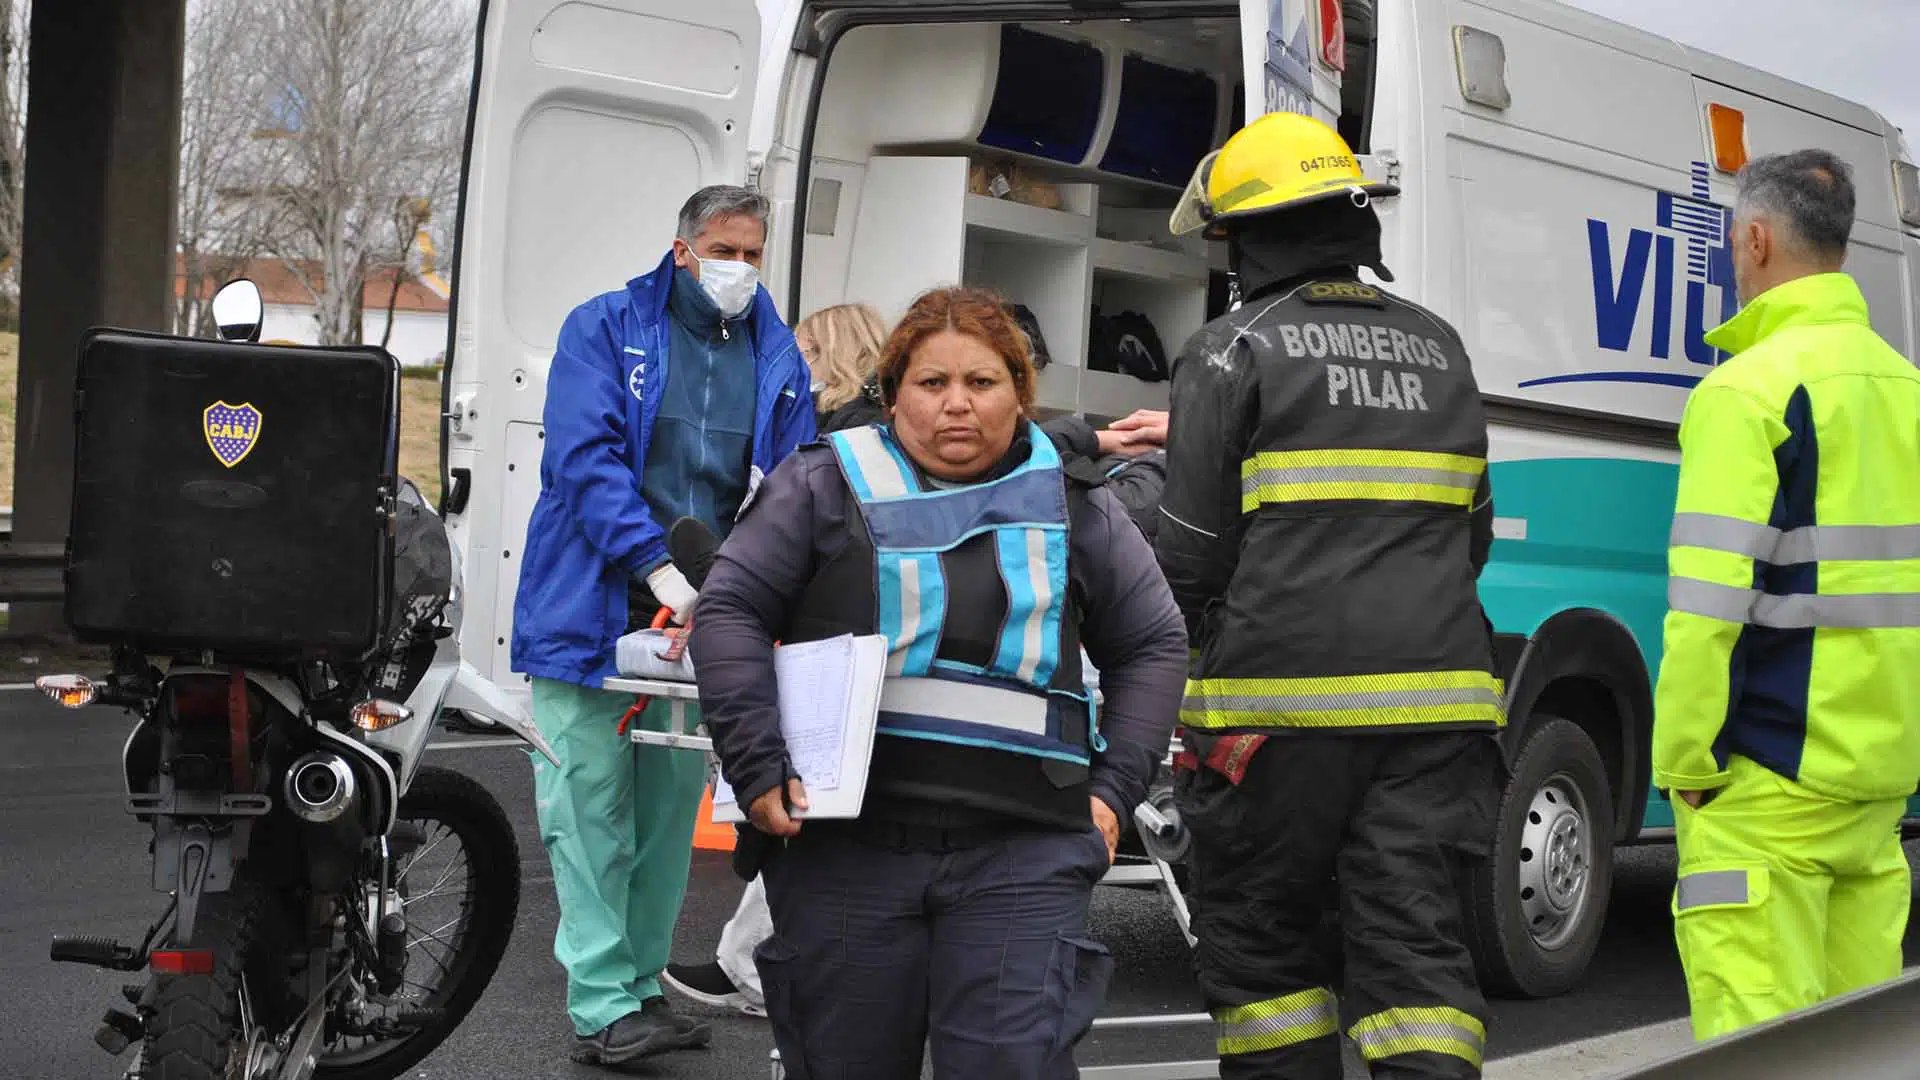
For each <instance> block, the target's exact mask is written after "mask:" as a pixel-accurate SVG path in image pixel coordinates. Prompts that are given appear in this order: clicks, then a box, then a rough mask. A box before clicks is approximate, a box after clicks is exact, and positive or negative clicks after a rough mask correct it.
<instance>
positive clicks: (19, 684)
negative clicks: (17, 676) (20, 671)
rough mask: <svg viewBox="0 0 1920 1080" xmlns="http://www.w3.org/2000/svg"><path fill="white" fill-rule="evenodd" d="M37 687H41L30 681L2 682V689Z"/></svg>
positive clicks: (29, 688)
mask: <svg viewBox="0 0 1920 1080" xmlns="http://www.w3.org/2000/svg"><path fill="white" fill-rule="evenodd" d="M36 689H39V688H38V687H36V686H34V685H33V684H32V683H30V682H10V683H0V690H36Z"/></svg>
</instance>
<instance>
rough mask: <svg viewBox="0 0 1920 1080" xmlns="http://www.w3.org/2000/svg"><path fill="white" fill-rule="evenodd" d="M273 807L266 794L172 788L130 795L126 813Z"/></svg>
mask: <svg viewBox="0 0 1920 1080" xmlns="http://www.w3.org/2000/svg"><path fill="white" fill-rule="evenodd" d="M272 810H273V799H272V798H271V797H269V796H266V795H258V794H244V795H214V794H212V793H210V792H200V791H170V792H164V793H160V794H149V793H142V794H139V795H129V796H127V813H129V814H143V815H144V814H158V815H160V816H162V817H265V816H266V815H267V814H268V813H269V812H270V811H272Z"/></svg>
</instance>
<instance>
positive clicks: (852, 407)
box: [793, 304, 887, 435]
mask: <svg viewBox="0 0 1920 1080" xmlns="http://www.w3.org/2000/svg"><path fill="white" fill-rule="evenodd" d="M793 337H794V340H795V341H797V342H799V343H800V355H801V356H803V357H805V358H806V361H807V366H808V367H809V368H811V369H812V370H813V407H814V410H815V411H816V412H817V413H818V414H819V427H820V434H821V435H826V434H827V433H829V432H834V431H839V430H841V429H843V428H850V427H860V426H862V425H864V424H872V423H877V422H878V421H879V420H881V419H882V415H881V407H880V384H879V383H878V382H877V381H875V375H874V372H875V371H876V370H877V369H878V368H879V366H880V350H881V347H882V346H884V345H885V344H886V341H887V324H886V323H885V322H884V321H882V320H881V318H880V314H879V313H878V312H876V311H874V310H873V308H871V307H868V306H867V305H866V304H837V305H835V306H833V307H830V308H821V309H820V310H819V311H816V312H814V313H813V314H811V315H809V316H807V317H806V318H804V319H802V320H800V324H799V325H798V326H795V327H794V328H793Z"/></svg>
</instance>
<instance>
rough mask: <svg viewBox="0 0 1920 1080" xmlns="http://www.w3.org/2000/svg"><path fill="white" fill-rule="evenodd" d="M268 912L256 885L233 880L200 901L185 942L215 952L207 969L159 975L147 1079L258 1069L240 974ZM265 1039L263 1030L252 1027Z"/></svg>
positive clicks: (200, 1079) (149, 1025)
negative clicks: (245, 1026)
mask: <svg viewBox="0 0 1920 1080" xmlns="http://www.w3.org/2000/svg"><path fill="white" fill-rule="evenodd" d="M266 915H267V904H266V896H265V894H264V893H262V892H261V891H260V890H259V889H258V888H257V887H255V886H253V885H251V884H249V883H247V882H245V881H236V882H234V885H233V888H232V890H231V891H228V892H222V893H208V894H206V895H204V896H202V897H201V899H200V910H199V914H198V916H197V917H196V918H195V919H194V930H193V940H192V941H190V942H182V943H179V944H180V945H181V946H182V947H186V948H192V949H206V950H209V951H211V952H212V953H213V971H212V972H211V973H209V974H205V975H159V976H155V978H157V979H158V981H159V985H158V987H157V989H156V996H155V998H154V1005H153V1012H152V1014H151V1015H150V1016H149V1017H148V1018H147V1022H146V1044H145V1046H144V1047H143V1048H142V1050H141V1065H140V1080H234V1078H244V1077H247V1076H249V1075H250V1073H251V1072H252V1065H251V1062H250V1060H249V1056H250V1054H251V1053H252V1051H253V1049H254V1047H253V1039H251V1038H250V1037H249V1032H247V1031H244V1030H242V1028H243V1023H242V1010H241V1007H240V988H241V976H242V974H244V973H245V972H246V970H247V968H248V965H249V963H250V961H251V960H252V959H253V955H254V952H255V943H256V941H258V939H259V937H260V930H261V922H262V920H263V919H264V918H265V917H266ZM253 1034H255V1035H257V1036H258V1038H260V1039H264V1038H265V1035H264V1033H262V1032H258V1031H256V1032H255V1033H253Z"/></svg>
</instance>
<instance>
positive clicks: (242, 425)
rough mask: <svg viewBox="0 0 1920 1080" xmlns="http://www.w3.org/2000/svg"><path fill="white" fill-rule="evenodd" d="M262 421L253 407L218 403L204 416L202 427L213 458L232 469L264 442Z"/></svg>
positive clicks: (212, 405)
mask: <svg viewBox="0 0 1920 1080" xmlns="http://www.w3.org/2000/svg"><path fill="white" fill-rule="evenodd" d="M260 419H261V418H260V410H259V409H256V408H254V407H253V406H252V405H250V404H246V403H242V404H239V405H229V404H227V403H226V402H224V401H216V402H214V403H213V404H211V405H209V406H207V408H206V411H204V412H202V413H201V414H200V427H201V431H202V432H203V433H204V434H205V435H206V437H207V446H208V448H210V449H211V450H212V451H213V456H214V457H215V458H217V459H218V460H219V462H220V464H222V465H225V466H226V467H227V468H229V469H231V468H233V467H234V466H235V465H238V464H240V461H241V459H243V458H245V457H246V456H247V455H248V454H250V453H252V452H253V447H254V444H256V443H258V442H259V441H260Z"/></svg>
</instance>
